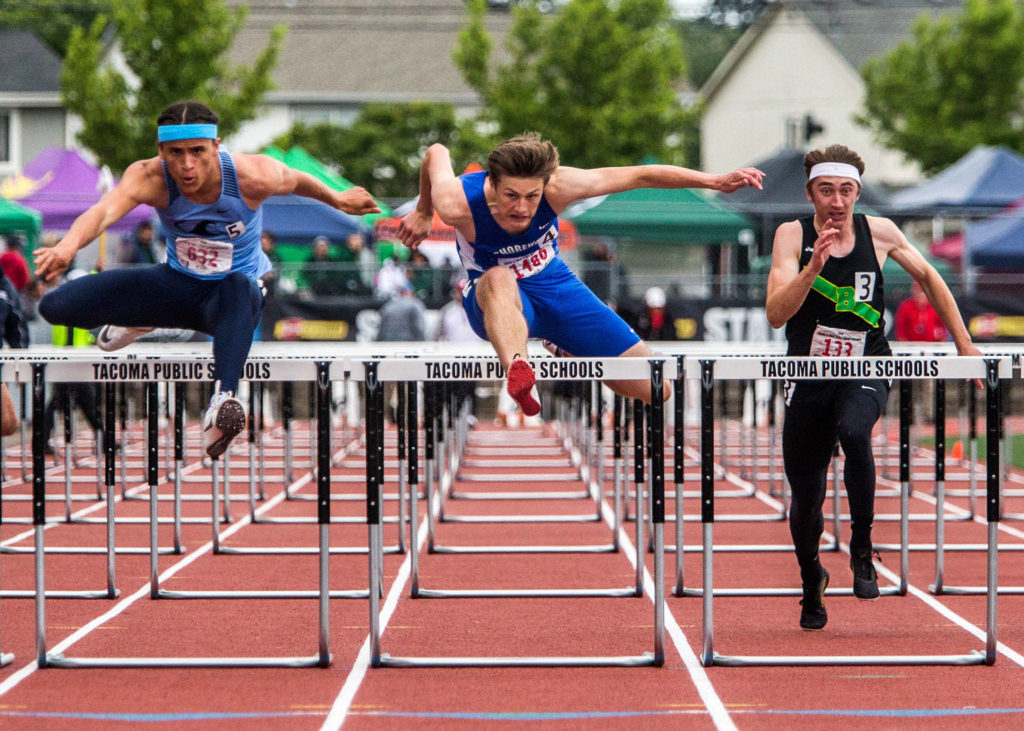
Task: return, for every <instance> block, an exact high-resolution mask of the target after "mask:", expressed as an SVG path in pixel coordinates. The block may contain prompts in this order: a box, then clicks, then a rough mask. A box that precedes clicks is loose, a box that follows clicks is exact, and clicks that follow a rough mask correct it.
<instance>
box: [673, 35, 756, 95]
mask: <svg viewBox="0 0 1024 731" xmlns="http://www.w3.org/2000/svg"><path fill="white" fill-rule="evenodd" d="M743 31H744V29H743V28H740V27H735V26H731V25H726V24H724V23H712V22H710V21H708V20H694V21H689V22H684V23H680V24H679V34H680V36H681V37H682V40H683V48H684V49H685V51H686V62H687V68H688V69H689V78H690V86H692V87H693V88H694V89H700V88H701V87H702V86H703V85H704V82H706V81H707V80H708V79H709V78H711V74H712V73H713V72H714V70H715V69H716V68H717V67H718V64H720V63H721V62H722V59H723V58H725V54H727V53H728V52H729V49H730V48H732V47H733V45H734V44H735V43H736V41H737V40H739V37H740V36H741V35H743Z"/></svg>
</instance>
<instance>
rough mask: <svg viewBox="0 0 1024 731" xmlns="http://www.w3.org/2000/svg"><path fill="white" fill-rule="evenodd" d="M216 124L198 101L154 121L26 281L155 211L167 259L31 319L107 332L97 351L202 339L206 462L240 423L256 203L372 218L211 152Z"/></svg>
mask: <svg viewBox="0 0 1024 731" xmlns="http://www.w3.org/2000/svg"><path fill="white" fill-rule="evenodd" d="M217 122H218V118H217V115H216V114H214V112H213V111H211V110H210V109H209V108H208V107H206V106H205V105H203V104H200V103H198V102H178V103H176V104H172V105H171V106H169V107H168V108H167V109H165V110H164V111H163V112H162V113H161V114H160V116H159V117H158V118H157V149H158V151H159V155H158V156H157V157H153V158H149V159H148V160H140V161H138V162H135V163H132V164H131V165H130V166H128V169H127V170H125V172H124V177H122V178H121V181H120V182H119V183H118V184H117V186H116V187H115V188H114V189H113V190H112V191H110V192H109V193H107V194H106V195H104V196H103V197H102V198H101V199H100V200H99V202H98V203H96V205H94V206H92V207H91V208H90V209H89V210H87V211H86V212H85V213H83V214H82V215H81V216H79V217H78V218H77V219H76V220H75V222H74V223H73V224H72V226H71V229H70V230H69V231H68V232H67V234H66V235H65V236H64V238H63V239H62V240H61V241H60V242H59V243H58V244H57V245H56V246H54V247H53V248H50V249H39V250H37V251H36V252H35V265H36V275H37V276H41V277H45V278H46V279H47V280H50V279H53V278H54V277H55V276H57V275H58V274H60V273H61V272H62V271H64V270H65V269H67V267H68V265H69V264H70V263H71V260H72V259H73V258H74V256H75V254H76V253H78V251H79V249H82V248H83V247H85V246H87V245H88V244H89V243H90V242H91V241H93V240H94V239H95V238H96V237H98V236H99V235H100V233H102V232H103V231H105V230H106V229H107V228H108V227H109V226H111V225H112V224H114V223H116V222H117V221H119V220H120V219H121V218H122V217H124V216H125V215H126V214H127V213H128V212H129V211H131V210H132V209H133V208H135V207H136V206H138V205H140V204H143V203H146V204H148V205H151V206H153V207H154V208H156V210H157V213H158V215H159V216H160V221H161V223H162V224H163V228H164V231H165V233H166V243H167V262H166V263H163V264H157V265H155V266H151V267H146V268H143V269H119V270H112V271H105V272H100V273H98V274H94V275H92V276H88V277H81V278H79V279H76V280H75V281H73V282H67V283H65V284H63V285H61V286H60V287H57V288H56V289H55V290H53V291H52V292H50V293H49V294H47V295H46V296H45V297H43V299H42V300H41V301H40V303H39V313H40V314H41V315H42V316H43V317H44V318H45V319H46V320H47V321H48V322H50V323H52V324H54V325H67V326H70V327H78V328H84V329H92V328H96V327H100V326H101V325H106V327H104V328H103V329H102V330H101V331H100V334H99V337H98V339H97V344H98V345H99V346H100V347H101V348H102V349H103V350H117V349H118V348H123V347H124V346H126V345H128V344H129V343H131V342H132V341H133V340H135V339H136V338H138V337H139V336H140V335H142V334H143V333H146V332H149V331H150V330H153V329H154V328H157V327H168V328H183V329H189V330H197V331H199V332H203V333H206V334H207V335H212V336H213V357H214V371H213V377H214V381H215V382H216V387H215V388H214V395H213V398H212V399H211V401H210V408H209V409H208V410H207V412H206V415H205V417H204V419H203V436H204V442H205V445H206V451H207V453H208V454H209V455H210V456H211V457H219V456H220V455H221V454H223V453H224V450H226V449H227V446H228V443H229V442H230V441H231V439H232V438H234V436H235V435H236V434H238V432H240V431H241V430H242V429H243V428H244V426H245V410H244V409H243V407H242V404H241V402H240V401H239V400H238V399H236V398H235V397H234V393H235V390H236V388H237V387H238V380H239V378H240V376H241V374H242V368H243V366H244V364H245V359H246V357H247V356H248V354H249V347H250V346H251V345H252V334H253V331H254V330H255V328H256V325H257V324H258V323H259V318H260V313H261V312H262V310H263V293H262V291H261V289H260V284H259V278H260V277H261V276H263V275H264V274H265V273H266V272H267V271H268V270H269V269H270V262H269V261H268V259H267V257H266V255H265V254H264V253H263V251H262V250H261V248H260V234H261V232H262V227H263V214H262V210H261V208H260V205H261V204H262V203H263V201H264V200H266V199H267V198H268V197H270V196H272V195H285V194H288V193H295V194H298V195H302V196H306V197H308V198H315V199H316V200H319V201H322V202H324V203H327V204H328V205H330V206H333V207H334V208H338V209H340V210H342V211H344V212H345V213H351V214H355V215H362V214H365V213H376V212H378V210H379V209H378V208H377V205H376V204H375V203H374V201H373V199H372V198H371V197H370V195H369V194H368V193H367V192H366V191H365V190H363V189H362V188H351V189H349V190H346V191H343V192H339V191H335V190H332V189H330V188H328V187H327V186H326V185H324V184H323V183H322V182H320V181H318V180H316V179H315V178H313V177H312V176H310V175H308V174H306V173H302V172H299V171H297V170H293V169H291V168H289V167H288V166H286V165H284V164H283V163H281V162H279V161H278V160H275V159H273V158H271V157H267V156H266V155H232V154H229V153H227V152H225V151H221V150H220V137H219V136H218V134H217Z"/></svg>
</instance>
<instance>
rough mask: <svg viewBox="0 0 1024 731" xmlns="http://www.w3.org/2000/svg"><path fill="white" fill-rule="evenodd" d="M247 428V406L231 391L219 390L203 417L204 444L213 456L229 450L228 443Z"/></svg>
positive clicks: (207, 451)
mask: <svg viewBox="0 0 1024 731" xmlns="http://www.w3.org/2000/svg"><path fill="white" fill-rule="evenodd" d="M244 428H245V408H244V407H243V406H242V402H241V401H239V400H238V399H236V398H235V397H234V395H233V394H232V393H231V392H230V391H218V392H217V393H215V394H214V396H213V398H212V399H210V408H208V409H207V410H206V415H205V416H204V417H203V444H204V446H205V447H206V453H207V454H208V455H210V457H211V458H217V457H219V456H221V455H222V454H224V452H225V451H227V448H228V444H230V443H231V440H232V439H234V438H235V436H237V435H238V433H239V432H240V431H242V429H244Z"/></svg>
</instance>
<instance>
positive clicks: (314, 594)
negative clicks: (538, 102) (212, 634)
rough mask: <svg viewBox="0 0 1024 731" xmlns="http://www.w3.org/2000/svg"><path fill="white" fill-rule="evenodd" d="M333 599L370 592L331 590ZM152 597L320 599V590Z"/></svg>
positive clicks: (364, 595) (156, 596)
mask: <svg viewBox="0 0 1024 731" xmlns="http://www.w3.org/2000/svg"><path fill="white" fill-rule="evenodd" d="M329 596H330V598H331V599H366V598H368V597H369V596H370V593H369V591H368V590H366V589H353V590H351V591H340V590H336V591H331V592H329ZM150 598H151V599H319V598H320V592H319V591H314V590H308V591H301V590H300V591H269V590H267V591H244V590H239V591H165V590H163V589H161V590H160V591H157V592H153V593H151V594H150Z"/></svg>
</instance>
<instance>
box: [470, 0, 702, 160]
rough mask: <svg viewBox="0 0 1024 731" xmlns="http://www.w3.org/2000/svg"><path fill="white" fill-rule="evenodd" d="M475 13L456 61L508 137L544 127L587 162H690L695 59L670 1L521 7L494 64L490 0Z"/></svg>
mask: <svg viewBox="0 0 1024 731" xmlns="http://www.w3.org/2000/svg"><path fill="white" fill-rule="evenodd" d="M468 12H469V19H468V21H467V24H466V26H465V27H464V28H463V31H462V33H461V34H460V36H459V39H458V41H457V43H456V47H455V49H454V51H453V53H452V58H453V60H454V61H455V63H456V65H457V66H458V67H459V69H460V71H461V72H462V75H463V78H465V79H466V82H467V83H468V84H469V85H470V86H472V87H473V89H475V90H476V92H477V93H478V94H480V96H481V97H482V99H483V101H484V107H485V110H486V112H485V114H486V115H488V116H489V117H490V118H491V119H493V120H494V121H495V122H497V127H498V131H499V133H500V135H501V136H502V137H510V136H513V135H516V134H519V133H521V132H523V131H525V130H537V131H539V132H541V134H543V135H544V136H545V137H546V138H547V139H550V140H551V141H552V142H554V143H555V144H556V145H557V146H558V148H559V152H560V154H561V158H562V161H563V162H564V163H565V164H567V165H576V166H580V167H597V166H604V165H630V164H635V163H637V162H638V161H640V160H642V159H652V158H653V159H658V160H661V161H663V162H683V159H682V155H683V150H684V149H686V144H685V142H684V141H683V139H682V137H683V133H684V132H685V131H686V130H687V129H688V127H687V124H688V121H689V118H688V116H687V115H686V114H685V113H684V111H683V110H682V109H681V107H680V105H679V102H678V100H677V98H676V89H677V88H678V87H679V82H680V80H681V78H682V76H683V75H684V74H685V71H686V60H685V58H684V56H683V50H682V45H681V43H680V40H679V36H678V34H677V32H676V30H675V28H674V27H673V25H672V22H671V12H670V8H669V4H668V2H667V1H666V0H619V2H614V3H613V2H608V1H607V0H570V2H568V3H567V4H566V5H565V6H564V7H562V8H561V10H560V11H559V12H558V13H555V14H553V15H550V16H546V15H543V14H542V13H540V11H539V10H538V9H537V8H536V6H535V5H534V4H533V3H521V4H519V5H517V6H516V8H515V9H514V10H513V16H514V20H513V25H512V28H511V29H510V31H509V34H508V37H507V38H506V39H505V46H506V47H507V49H508V51H509V58H508V60H507V61H505V62H503V63H492V58H491V55H492V54H491V42H490V38H489V36H488V34H487V32H486V30H485V29H484V26H483V17H484V13H485V12H486V7H485V3H484V1H483V0H470V2H469V11H468Z"/></svg>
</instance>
